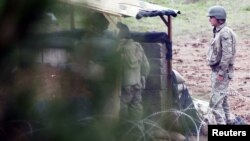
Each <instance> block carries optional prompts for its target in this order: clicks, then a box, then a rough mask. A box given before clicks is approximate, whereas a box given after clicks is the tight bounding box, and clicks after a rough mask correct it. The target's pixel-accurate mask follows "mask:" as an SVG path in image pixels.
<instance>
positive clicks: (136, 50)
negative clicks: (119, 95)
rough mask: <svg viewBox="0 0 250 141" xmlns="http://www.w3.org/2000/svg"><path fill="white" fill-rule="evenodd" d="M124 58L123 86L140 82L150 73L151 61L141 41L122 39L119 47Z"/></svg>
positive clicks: (122, 58)
mask: <svg viewBox="0 0 250 141" xmlns="http://www.w3.org/2000/svg"><path fill="white" fill-rule="evenodd" d="M118 50H119V52H120V53H121V60H122V86H131V85H136V84H139V85H140V86H142V83H141V78H142V77H147V75H148V74H149V70H150V68H149V62H148V59H147V57H146V55H145V53H144V50H143V48H142V46H141V45H140V43H138V42H135V41H134V40H132V39H122V40H121V41H120V44H119V48H118Z"/></svg>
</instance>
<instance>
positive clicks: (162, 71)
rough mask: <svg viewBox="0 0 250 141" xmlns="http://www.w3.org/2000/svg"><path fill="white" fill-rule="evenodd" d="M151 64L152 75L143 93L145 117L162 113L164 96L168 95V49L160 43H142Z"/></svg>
mask: <svg viewBox="0 0 250 141" xmlns="http://www.w3.org/2000/svg"><path fill="white" fill-rule="evenodd" d="M141 44H142V46H143V48H144V51H145V53H146V56H147V58H148V60H149V63H150V74H149V76H148V78H147V81H146V89H145V90H144V91H143V106H144V116H149V115H151V114H153V113H155V112H159V111H161V99H162V95H163V94H164V93H166V86H167V83H166V82H167V75H166V60H165V54H166V47H165V45H164V44H160V43H141Z"/></svg>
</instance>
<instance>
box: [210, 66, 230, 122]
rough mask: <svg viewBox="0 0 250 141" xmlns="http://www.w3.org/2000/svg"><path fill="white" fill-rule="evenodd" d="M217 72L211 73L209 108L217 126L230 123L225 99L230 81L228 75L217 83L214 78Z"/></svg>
mask: <svg viewBox="0 0 250 141" xmlns="http://www.w3.org/2000/svg"><path fill="white" fill-rule="evenodd" d="M217 76H218V73H217V72H214V71H213V72H212V74H211V83H212V91H211V98H210V103H209V106H210V108H212V109H213V115H214V117H215V120H216V122H217V124H226V123H228V122H230V110H229V104H228V99H227V91H228V86H229V81H230V79H229V78H228V74H225V76H224V79H223V80H222V81H218V80H217V79H216V78H217Z"/></svg>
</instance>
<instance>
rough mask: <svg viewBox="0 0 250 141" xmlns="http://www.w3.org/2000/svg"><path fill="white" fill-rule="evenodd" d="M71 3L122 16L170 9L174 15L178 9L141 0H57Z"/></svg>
mask: <svg viewBox="0 0 250 141" xmlns="http://www.w3.org/2000/svg"><path fill="white" fill-rule="evenodd" d="M59 1H62V2H65V3H68V4H71V5H75V6H82V7H87V8H90V9H93V10H97V11H100V12H104V13H108V14H112V15H115V16H123V17H136V15H137V14H138V13H139V12H140V11H172V12H171V13H172V14H174V15H177V14H180V11H178V10H175V9H171V8H167V7H163V6H160V5H156V4H152V3H148V2H145V1H141V0H59Z"/></svg>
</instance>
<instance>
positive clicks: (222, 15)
mask: <svg viewBox="0 0 250 141" xmlns="http://www.w3.org/2000/svg"><path fill="white" fill-rule="evenodd" d="M208 17H215V18H216V19H218V20H220V19H224V20H225V19H226V18H227V13H226V10H225V9H224V7H222V6H218V5H216V6H212V7H210V8H209V10H208Z"/></svg>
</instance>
